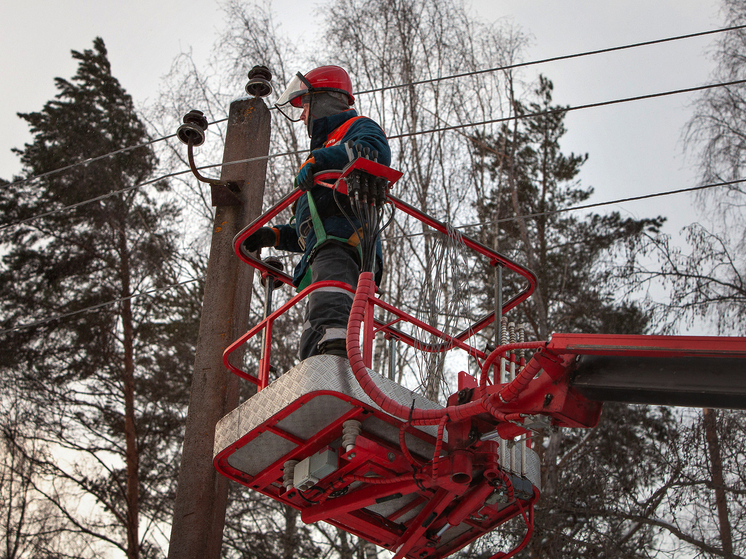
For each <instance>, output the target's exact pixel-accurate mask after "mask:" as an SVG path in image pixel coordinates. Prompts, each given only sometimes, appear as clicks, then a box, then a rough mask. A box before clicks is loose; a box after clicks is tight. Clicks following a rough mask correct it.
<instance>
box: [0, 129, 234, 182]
mask: <svg viewBox="0 0 746 559" xmlns="http://www.w3.org/2000/svg"><path fill="white" fill-rule="evenodd" d="M226 120H228V118H222V119H220V120H216V121H214V122H210V123H209V124H208V126H209V125H210V124H218V123H220V122H225V121H226ZM175 137H176V134H175V133H174V134H169V135H168V136H162V137H160V138H157V139H155V140H149V141H147V142H143V143H142V144H137V145H136V146H129V147H124V148H121V149H117V150H114V151H110V152H109V153H105V154H103V155H98V156H96V157H89V158H88V159H84V160H83V161H78V162H77V163H72V164H70V165H66V166H65V167H60V168H59V169H54V170H52V171H47V172H46V173H41V174H39V175H34V176H32V177H27V178H25V179H21V180H17V181H14V182H11V183H8V184H5V185H3V188H9V187H11V186H18V185H21V184H24V183H27V182H31V181H34V180H38V179H43V178H45V177H48V176H51V175H56V174H58V173H62V172H64V171H69V170H70V169H74V168H75V167H80V166H83V165H89V164H91V163H94V162H96V161H101V160H102V159H107V158H109V157H113V156H115V155H119V154H120V153H126V152H128V151H133V150H136V149H139V148H144V147H148V146H152V145H153V144H156V143H158V142H162V141H164V140H170V139H171V138H175Z"/></svg>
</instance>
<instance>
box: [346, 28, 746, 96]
mask: <svg viewBox="0 0 746 559" xmlns="http://www.w3.org/2000/svg"><path fill="white" fill-rule="evenodd" d="M744 28H746V25H737V26H734V27H723V28H720V29H712V30H710V31H700V32H697V33H688V34H686V35H676V36H674V37H667V38H665V39H653V40H651V41H642V42H639V43H631V44H628V45H620V46H616V47H608V48H603V49H597V50H590V51H585V52H579V53H575V54H564V55H560V56H552V57H550V58H542V59H540V60H532V61H530V62H517V63H515V64H509V65H506V66H497V67H495V68H486V69H483V70H474V71H471V72H463V73H461V74H452V75H450V76H440V77H437V78H430V79H427V80H420V81H416V82H410V83H403V84H398V85H389V86H383V87H378V88H375V89H366V90H364V91H358V92H356V93H355V95H364V94H366V93H378V92H380V91H387V90H389V89H401V88H403V87H411V86H414V85H425V84H428V83H435V82H439V81H444V80H452V79H457V78H466V77H469V76H476V75H479V74H488V73H491V72H502V71H505V70H514V69H516V68H525V67H527V66H535V65H538V64H546V63H548V62H558V61H561V60H571V59H573V58H581V57H584V56H592V55H595V54H604V53H609V52H615V51H621V50H627V49H633V48H638V47H646V46H651V45H657V44H661V43H669V42H672V41H679V40H682V39H693V38H695V37H704V36H706V35H714V34H716V33H725V32H727V31H737V30H739V29H744Z"/></svg>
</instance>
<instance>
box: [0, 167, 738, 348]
mask: <svg viewBox="0 0 746 559" xmlns="http://www.w3.org/2000/svg"><path fill="white" fill-rule="evenodd" d="M741 183H746V179H739V180H732V181H725V182H719V183H713V184H706V185H701V186H693V187H689V188H679V189H676V190H668V191H665V192H656V193H653V194H642V195H640V196H629V197H627V198H617V199H615V200H609V201H606V202H596V203H593V204H584V205H582V206H573V207H570V208H561V209H559V210H551V211H546V212H535V213H530V214H525V215H518V216H512V217H505V218H501V219H497V220H492V221H484V222H481V223H471V224H467V225H459V226H457V227H456V226H454V227H453V228H454V229H467V228H470V227H482V226H484V225H493V224H497V223H506V222H508V221H516V220H518V219H531V218H535V217H542V216H548V215H556V214H560V213H566V212H573V211H579V210H587V209H590V208H599V207H602V206H611V205H614V204H623V203H625V202H635V201H638V200H646V199H648V198H659V197H662V196H671V195H674V194H682V193H685V192H696V191H698V190H706V189H708V188H717V187H720V186H730V185H734V184H741ZM427 234H430V233H412V234H409V235H407V237H419V236H422V235H427ZM399 238H402V237H401V236H396V237H388V238H386V239H382V240H383V241H390V240H394V239H399ZM195 281H198V280H197V279H191V280H187V281H183V282H179V283H176V284H172V285H167V286H165V287H160V288H157V289H153V290H150V291H144V292H142V293H135V294H133V295H130V296H128V297H121V298H119V299H114V300H112V301H107V302H105V303H100V304H98V305H93V306H90V307H86V308H84V309H79V310H77V311H72V312H69V313H65V314H61V315H57V316H53V317H51V318H46V319H42V320H37V321H35V322H31V323H29V324H22V325H20V326H15V327H13V328H8V329H5V330H0V335H3V334H8V333H10V332H17V331H20V330H25V329H27V328H34V327H36V326H41V325H43V324H47V323H48V322H52V321H54V320H61V319H63V318H68V317H70V316H74V315H77V314H82V313H84V312H90V311H94V310H98V309H100V308H103V307H107V306H110V305H114V304H117V303H120V302H122V301H126V300H129V299H136V298H138V297H143V296H147V295H152V294H153V293H157V292H160V291H167V290H169V289H172V288H175V287H181V286H183V285H187V284H189V283H193V282H195Z"/></svg>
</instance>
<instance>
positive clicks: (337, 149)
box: [244, 66, 391, 359]
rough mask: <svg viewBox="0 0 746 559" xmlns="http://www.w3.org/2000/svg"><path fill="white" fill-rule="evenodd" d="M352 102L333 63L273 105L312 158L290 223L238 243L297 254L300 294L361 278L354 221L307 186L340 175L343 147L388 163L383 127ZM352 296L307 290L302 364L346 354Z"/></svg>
mask: <svg viewBox="0 0 746 559" xmlns="http://www.w3.org/2000/svg"><path fill="white" fill-rule="evenodd" d="M354 103H355V98H354V96H353V95H352V82H351V80H350V77H349V75H348V74H347V72H346V71H345V70H344V69H342V68H340V67H339V66H321V67H320V68H316V69H314V70H311V71H310V72H308V73H307V74H306V75H302V74H301V73H300V72H299V73H298V74H296V76H295V77H294V78H293V79H292V80H291V82H290V84H289V85H288V88H287V89H286V90H285V92H284V93H283V94H282V96H281V97H280V98H279V100H278V101H277V103H275V106H276V107H277V108H278V109H279V110H280V112H281V113H282V114H283V115H284V116H285V117H287V118H288V119H289V120H291V121H293V122H297V121H299V120H302V121H303V123H304V124H305V125H306V128H307V129H308V136H309V137H310V138H311V154H310V155H309V156H308V158H307V159H306V161H305V162H304V163H303V165H301V167H300V170H299V171H298V174H297V176H296V177H295V180H294V185H295V187H296V188H301V189H302V190H304V191H306V193H305V194H304V195H303V196H301V197H300V198H299V199H298V201H297V203H296V206H295V223H294V224H292V225H279V226H276V227H262V228H261V229H259V230H258V231H257V232H255V233H254V234H252V235H251V236H250V237H248V238H247V239H246V240H245V241H244V247H245V249H246V250H248V251H249V252H254V251H256V250H258V249H259V248H261V247H270V246H273V247H277V248H278V249H280V250H288V251H293V252H302V253H303V256H302V257H301V260H300V262H299V263H298V265H297V266H296V267H295V273H294V276H293V284H294V285H295V286H296V288H297V289H298V290H299V291H300V290H301V289H303V288H305V287H307V286H308V285H310V284H311V283H315V282H319V281H324V280H336V281H342V282H345V283H347V284H348V285H351V286H352V287H356V286H357V280H358V276H359V275H360V254H359V251H358V249H357V248H356V246H357V243H358V240H359V237H358V235H357V233H356V230H357V228H359V227H360V224H359V223H357V222H356V221H355V220H354V218H352V220H353V224H354V225H355V227H354V228H353V226H352V225H351V224H350V221H349V220H348V219H347V217H345V215H344V213H343V212H342V210H341V209H340V208H339V206H338V205H337V202H336V201H335V199H334V198H335V197H334V195H333V192H332V190H331V189H329V188H327V187H324V186H318V185H317V186H314V183H313V177H314V174H316V173H319V172H322V171H329V170H342V169H343V168H344V167H345V166H346V165H347V164H348V163H349V162H350V160H351V157H352V155H351V154H350V153H348V149H347V148H346V147H345V144H346V143H347V142H348V141H350V140H352V142H353V143H354V144H360V145H361V146H362V147H367V148H369V149H370V151H371V153H372V152H373V151H374V150H375V151H376V152H377V153H378V162H379V163H381V164H383V165H390V164H391V150H390V148H389V145H388V141H387V139H386V135H385V133H384V132H383V130H382V129H381V128H380V127H379V126H378V124H376V123H375V122H373V121H372V120H371V119H369V118H367V117H363V116H358V114H357V112H356V111H355V110H354V109H352V108H350V106H351V105H353V104H354ZM336 198H337V201H339V202H341V205H342V207H343V208H346V209H345V212H346V213H347V215H348V216H351V211H350V209H349V201H348V200H347V197H346V196H342V195H340V194H337V195H336ZM377 249H378V251H377V252H378V258H377V259H376V260H377V270H376V274H375V276H376V280H377V282H378V281H380V277H381V272H382V259H381V252H380V240H379V244H378V246H377ZM352 300H353V295H352V294H351V293H349V292H348V291H345V290H343V289H340V288H334V287H323V288H320V289H317V290H316V291H313V292H312V293H311V294H310V296H309V301H308V304H307V306H306V314H305V321H304V324H303V333H302V334H301V341H300V349H299V352H298V353H299V356H300V358H301V359H306V358H307V357H310V356H312V355H317V354H322V353H326V354H332V355H342V356H346V355H347V351H346V342H345V340H346V334H347V320H348V318H349V315H350V309H351V307H352Z"/></svg>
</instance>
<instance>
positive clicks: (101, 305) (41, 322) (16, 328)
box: [0, 279, 198, 335]
mask: <svg viewBox="0 0 746 559" xmlns="http://www.w3.org/2000/svg"><path fill="white" fill-rule="evenodd" d="M195 281H198V280H197V279H191V280H186V281H182V282H179V283H175V284H172V285H167V286H165V287H158V288H156V289H151V290H150V291H143V292H141V293H133V294H132V295H128V296H127V297H120V298H118V299H113V300H111V301H107V302H105V303H99V304H98V305H91V306H90V307H86V308H84V309H78V310H77V311H71V312H68V313H65V314H59V315H57V316H53V317H50V318H44V319H42V320H36V321H34V322H30V323H29V324H21V325H20V326H14V327H13V328H7V329H5V330H0V335H3V334H9V333H11V332H18V331H20V330H26V329H28V328H35V327H37V326H43V325H44V324H47V323H49V322H53V321H55V320H62V319H63V318H68V317H70V316H75V315H76V314H82V313H85V312H90V311H95V310H98V309H101V308H104V307H109V306H111V305H116V304H117V303H121V302H123V301H129V300H132V299H137V298H139V297H145V296H149V295H153V294H154V293H159V292H161V291H168V290H169V289H173V288H175V287H182V286H184V285H187V284H190V283H194V282H195Z"/></svg>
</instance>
